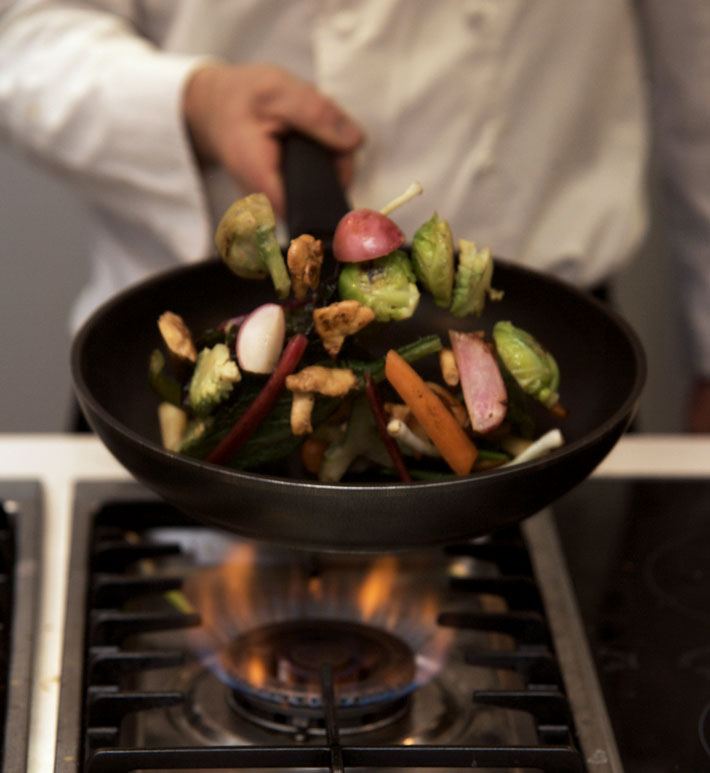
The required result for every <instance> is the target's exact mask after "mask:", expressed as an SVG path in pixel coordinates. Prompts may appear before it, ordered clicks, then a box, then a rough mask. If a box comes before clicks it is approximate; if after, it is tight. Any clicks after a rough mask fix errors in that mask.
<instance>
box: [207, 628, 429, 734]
mask: <svg viewBox="0 0 710 773" xmlns="http://www.w3.org/2000/svg"><path fill="white" fill-rule="evenodd" d="M218 660H219V666H218V668H219V671H220V673H221V674H222V675H224V677H225V679H226V680H227V682H228V684H229V685H230V686H231V687H232V700H231V705H232V707H233V708H234V710H235V711H236V712H237V713H238V714H240V715H241V716H242V717H244V718H245V719H247V720H249V721H252V722H255V723H256V724H258V725H261V726H263V727H266V728H268V729H270V730H275V731H282V732H288V733H292V732H293V731H294V728H296V729H298V730H299V731H302V730H304V729H306V728H307V729H308V732H309V733H310V734H313V735H322V734H324V732H325V724H324V697H323V696H324V689H325V687H324V680H325V679H326V670H327V671H328V677H327V678H328V679H329V680H331V681H332V685H333V692H334V701H333V702H334V705H335V708H336V710H337V713H338V723H339V727H340V730H341V732H342V733H344V734H347V733H348V732H350V733H355V732H357V733H360V732H368V731H370V730H373V729H378V728H381V727H383V726H386V725H389V724H391V723H394V722H396V721H397V720H398V719H400V718H401V717H402V716H403V715H404V714H405V713H406V711H407V706H408V701H407V696H408V694H409V693H410V692H411V690H412V689H413V687H414V678H415V673H416V667H415V661H414V655H413V653H412V651H411V650H410V649H409V647H408V646H407V645H406V644H405V643H404V642H403V641H401V640H400V639H397V638H396V637H395V636H392V635H391V634H389V633H387V632H386V631H384V630H382V629H379V628H375V627H372V626H367V625H362V624H360V623H355V622H350V621H343V620H319V619H313V620H289V621H284V622H280V623H274V624H272V625H267V626H263V627H261V628H257V629H254V630H252V631H249V632H248V633H245V634H243V635H242V636H240V637H238V638H237V639H235V640H234V641H233V642H232V643H231V644H230V645H229V646H228V647H227V648H226V649H224V650H223V651H222V652H221V653H220V655H219V658H218Z"/></svg>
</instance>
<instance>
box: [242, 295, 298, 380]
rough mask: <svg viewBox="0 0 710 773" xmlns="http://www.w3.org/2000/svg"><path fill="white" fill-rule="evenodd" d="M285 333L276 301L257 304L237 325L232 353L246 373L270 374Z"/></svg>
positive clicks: (284, 323) (283, 319)
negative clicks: (234, 351)
mask: <svg viewBox="0 0 710 773" xmlns="http://www.w3.org/2000/svg"><path fill="white" fill-rule="evenodd" d="M285 336H286V316H285V314H284V310H283V308H281V306H279V305H278V304H277V303H265V304H264V305H263V306H258V307H257V308H256V309H254V311H252V312H251V314H249V315H248V316H247V318H246V319H245V320H244V322H242V324H241V326H240V327H239V333H238V334H237V341H236V354H237V362H238V363H239V367H240V368H241V369H242V370H244V371H246V372H247V373H271V372H272V371H273V370H274V368H275V367H276V363H277V362H278V361H279V357H280V356H281V351H282V349H283V345H284V338H285Z"/></svg>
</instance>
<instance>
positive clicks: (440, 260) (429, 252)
mask: <svg viewBox="0 0 710 773" xmlns="http://www.w3.org/2000/svg"><path fill="white" fill-rule="evenodd" d="M412 265H413V266H414V273H415V274H416V275H417V279H418V280H419V281H420V282H421V284H422V286H423V287H424V288H425V289H427V290H428V291H429V292H430V293H431V294H432V295H433V296H434V301H435V302H436V305H437V306H441V307H442V308H444V309H446V308H448V307H449V305H450V303H451V293H452V290H453V284H454V240H453V237H452V235H451V228H450V227H449V224H448V222H447V221H446V220H444V219H443V218H441V217H439V215H437V213H436V212H435V213H434V214H433V215H432V216H431V218H430V219H429V220H427V221H426V223H424V225H422V226H420V228H419V230H418V231H417V232H416V233H415V234H414V239H413V240H412Z"/></svg>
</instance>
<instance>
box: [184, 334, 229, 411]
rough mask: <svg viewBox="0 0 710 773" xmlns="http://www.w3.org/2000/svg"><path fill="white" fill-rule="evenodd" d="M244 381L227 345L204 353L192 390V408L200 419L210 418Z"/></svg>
mask: <svg viewBox="0 0 710 773" xmlns="http://www.w3.org/2000/svg"><path fill="white" fill-rule="evenodd" d="M241 377H242V375H241V373H240V372H239V368H238V367H237V363H236V362H234V360H232V359H231V358H230V356H229V349H228V348H227V347H226V346H225V344H215V346H214V347H213V348H212V349H209V348H205V349H203V350H202V351H201V352H200V353H199V354H198V355H197V363H196V364H195V372H194V373H193V374H192V379H191V380H190V385H189V387H188V401H189V403H190V407H191V408H192V410H193V411H194V412H195V414H196V415H197V416H207V414H209V413H210V412H211V411H212V409H213V408H215V407H216V406H217V405H218V404H219V403H221V402H222V401H223V400H225V399H226V398H227V397H228V396H229V394H230V393H231V391H232V388H233V386H234V384H235V383H236V382H237V381H239V380H240V379H241Z"/></svg>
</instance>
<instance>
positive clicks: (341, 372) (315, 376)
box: [286, 365, 357, 397]
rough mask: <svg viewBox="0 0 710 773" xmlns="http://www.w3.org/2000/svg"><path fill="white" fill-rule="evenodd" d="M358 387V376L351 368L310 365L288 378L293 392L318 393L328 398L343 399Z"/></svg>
mask: <svg viewBox="0 0 710 773" xmlns="http://www.w3.org/2000/svg"><path fill="white" fill-rule="evenodd" d="M356 386H357V376H356V375H355V374H354V373H353V372H352V370H350V369H349V368H324V367H323V366H322V365H309V366H308V367H307V368H303V370H299V371H298V373H292V374H291V375H290V376H287V377H286V389H289V390H290V391H291V392H318V393H319V394H321V395H325V396H326V397H342V396H343V395H346V394H347V393H348V392H349V391H350V390H351V389H354V388H355V387H356Z"/></svg>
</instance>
